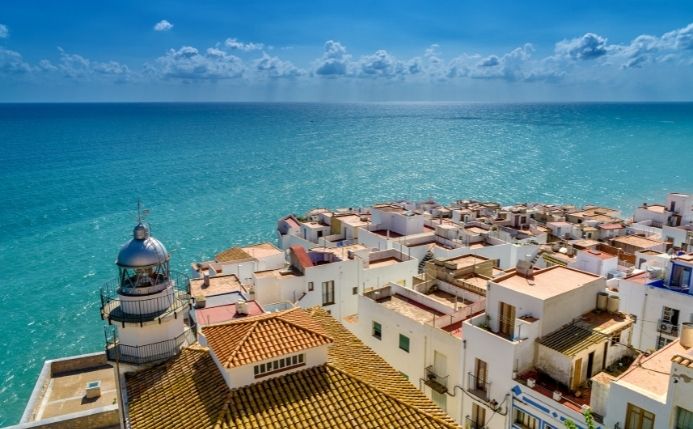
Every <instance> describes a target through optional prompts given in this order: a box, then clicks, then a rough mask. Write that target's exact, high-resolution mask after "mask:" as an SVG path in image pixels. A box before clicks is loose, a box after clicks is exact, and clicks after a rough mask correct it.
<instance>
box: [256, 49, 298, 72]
mask: <svg viewBox="0 0 693 429" xmlns="http://www.w3.org/2000/svg"><path fill="white" fill-rule="evenodd" d="M253 69H254V70H255V71H256V72H257V73H259V74H260V75H261V76H265V77H269V78H293V77H298V76H301V75H303V74H304V73H305V72H304V71H303V70H301V69H299V68H298V67H296V66H294V65H293V64H292V63H291V62H289V61H283V60H281V59H279V58H278V57H272V56H270V55H267V53H266V52H263V53H262V57H260V58H258V59H257V60H255V61H254V62H253Z"/></svg>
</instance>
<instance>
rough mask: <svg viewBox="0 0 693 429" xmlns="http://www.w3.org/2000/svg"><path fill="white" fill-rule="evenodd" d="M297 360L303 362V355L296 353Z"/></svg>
mask: <svg viewBox="0 0 693 429" xmlns="http://www.w3.org/2000/svg"><path fill="white" fill-rule="evenodd" d="M298 361H299V362H300V363H303V355H298Z"/></svg>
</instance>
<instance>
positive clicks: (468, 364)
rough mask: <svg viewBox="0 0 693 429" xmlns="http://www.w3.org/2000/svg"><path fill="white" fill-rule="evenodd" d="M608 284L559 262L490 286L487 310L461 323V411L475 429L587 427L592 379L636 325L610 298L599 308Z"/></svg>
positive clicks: (524, 269) (623, 351)
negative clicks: (585, 408)
mask: <svg viewBox="0 0 693 429" xmlns="http://www.w3.org/2000/svg"><path fill="white" fill-rule="evenodd" d="M605 288H606V280H605V279H604V278H603V277H599V276H597V275H594V274H590V273H586V272H582V271H578V270H574V269H571V268H566V267H561V266H554V267H550V268H547V269H543V270H539V271H533V270H531V268H530V267H528V266H527V264H521V265H520V266H519V267H518V271H517V272H515V273H512V274H508V275H506V276H501V277H498V278H496V279H493V280H492V281H491V282H490V283H489V286H488V290H487V295H486V312H485V313H484V314H481V315H479V316H476V317H474V318H472V319H469V320H467V321H465V322H464V324H463V328H464V338H465V349H464V362H465V373H466V374H467V380H466V383H465V384H464V387H465V392H466V394H467V396H468V397H469V398H470V399H471V400H470V401H466V402H465V404H464V414H465V416H466V417H469V419H470V422H471V424H472V425H473V427H488V428H492V429H495V428H498V429H501V428H507V427H510V426H512V427H518V428H526V427H529V428H542V427H546V428H548V427H552V428H558V427H561V426H562V425H563V421H564V420H565V419H571V420H573V421H575V422H577V423H578V424H579V425H580V424H584V419H583V417H582V415H581V410H582V405H587V404H589V399H588V398H589V389H588V388H587V387H586V386H587V381H588V380H589V379H590V378H591V377H592V376H593V375H596V374H597V373H599V372H600V371H602V370H603V369H604V368H605V367H607V366H609V365H611V364H612V363H613V362H615V361H617V360H619V359H621V358H622V357H624V356H625V355H627V354H628V348H627V347H626V346H623V345H621V344H620V343H621V342H623V343H627V341H628V337H629V333H630V329H631V328H630V326H631V324H632V322H631V320H630V319H629V318H628V317H626V316H623V315H621V314H618V313H616V312H615V311H614V307H616V309H617V306H618V304H617V301H615V300H613V299H612V301H611V309H612V311H611V312H607V311H605V310H606V309H603V310H602V309H599V308H598V306H599V307H601V304H598V294H600V292H601V293H603V291H604V290H605ZM602 296H603V295H602ZM604 299H605V300H604V301H603V304H606V303H607V299H606V298H604ZM600 302H602V301H600ZM491 416H493V417H491ZM581 422H582V423H581ZM598 427H604V426H602V425H601V424H600V425H599V426H598Z"/></svg>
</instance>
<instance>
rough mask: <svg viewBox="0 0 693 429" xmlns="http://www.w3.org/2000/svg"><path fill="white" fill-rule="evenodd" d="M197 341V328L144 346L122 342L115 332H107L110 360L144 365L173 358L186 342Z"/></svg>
mask: <svg viewBox="0 0 693 429" xmlns="http://www.w3.org/2000/svg"><path fill="white" fill-rule="evenodd" d="M194 342H195V329H194V328H186V330H185V331H184V332H183V333H182V334H181V335H179V336H177V337H176V338H172V339H170V340H166V341H160V342H158V343H152V344H146V345H142V346H130V345H127V344H120V342H119V341H118V338H117V337H116V336H115V335H113V334H110V335H109V334H108V333H107V334H106V355H107V356H108V359H110V360H117V361H120V362H125V363H131V364H135V365H142V364H145V363H151V362H156V361H160V360H164V359H168V358H171V357H173V356H175V355H177V354H178V352H179V351H180V349H181V348H182V347H183V346H184V345H186V344H192V343H194Z"/></svg>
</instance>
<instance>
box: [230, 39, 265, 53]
mask: <svg viewBox="0 0 693 429" xmlns="http://www.w3.org/2000/svg"><path fill="white" fill-rule="evenodd" d="M224 45H226V47H228V48H229V49H236V50H239V51H243V52H251V51H260V50H262V49H264V48H265V45H264V44H262V43H255V42H248V43H244V42H241V41H239V40H238V39H234V38H229V39H226V41H225V42H224Z"/></svg>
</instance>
